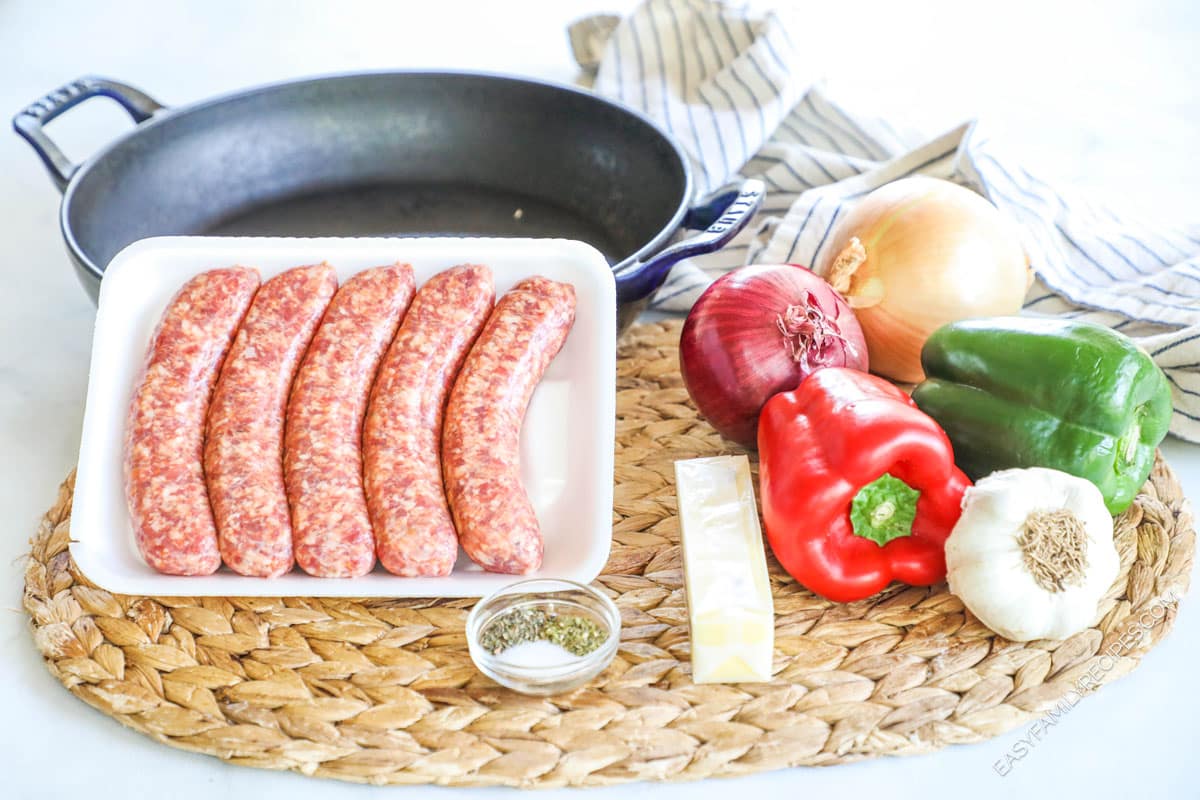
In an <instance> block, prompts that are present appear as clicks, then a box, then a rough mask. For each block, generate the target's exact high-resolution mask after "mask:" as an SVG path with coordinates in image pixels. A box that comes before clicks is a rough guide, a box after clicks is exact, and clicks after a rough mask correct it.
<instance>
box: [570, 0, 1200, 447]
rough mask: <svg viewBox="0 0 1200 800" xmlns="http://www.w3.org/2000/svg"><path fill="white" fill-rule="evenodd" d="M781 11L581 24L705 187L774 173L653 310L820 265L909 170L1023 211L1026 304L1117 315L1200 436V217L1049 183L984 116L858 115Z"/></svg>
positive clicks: (687, 12) (665, 0)
mask: <svg viewBox="0 0 1200 800" xmlns="http://www.w3.org/2000/svg"><path fill="white" fill-rule="evenodd" d="M789 29H791V30H795V28H794V27H793V26H792V25H791V23H790V20H789V19H787V18H786V17H785V16H784V15H783V14H782V13H781V12H775V11H751V10H748V9H747V8H746V7H745V6H734V5H731V4H725V3H720V2H712V1H711V0H649V2H646V3H643V4H642V5H641V6H639V7H638V8H637V10H636V11H634V13H633V14H631V15H630V16H629V17H626V18H625V19H618V18H616V17H611V16H604V17H594V18H589V19H586V20H582V21H580V22H579V23H576V24H575V25H574V26H572V29H571V41H572V44H573V47H574V49H575V54H576V58H577V60H578V61H579V63H580V65H581V66H582V67H583V68H584V69H585V70H588V71H591V72H594V80H595V90H596V91H597V92H599V93H601V94H604V95H606V96H608V97H611V98H615V99H616V100H619V101H621V102H623V103H625V104H627V105H629V106H632V107H633V108H635V109H637V110H639V111H641V112H643V113H644V114H646V115H647V116H649V117H651V118H653V119H654V120H655V121H656V122H658V123H659V124H660V125H662V126H663V127H664V128H666V129H667V130H668V131H670V132H671V133H672V134H673V135H674V136H675V138H676V139H677V140H678V141H679V143H680V144H681V145H682V146H683V148H684V149H685V150H686V151H687V152H688V155H689V156H690V157H691V159H692V162H693V166H694V167H695V175H696V183H697V187H696V188H697V193H698V194H700V193H705V192H708V191H709V190H711V189H714V188H716V187H719V186H721V185H722V184H724V183H726V182H728V181H730V180H732V179H735V178H737V177H738V176H742V177H757V178H761V179H762V180H763V181H765V182H766V185H767V188H768V196H767V198H766V202H765V204H764V210H763V212H762V213H761V215H760V216H759V217H758V218H757V220H756V222H755V223H752V225H751V226H750V229H748V230H746V231H743V233H742V234H741V235H740V236H739V237H738V238H737V239H736V240H734V242H733V243H732V245H731V246H729V247H726V248H725V249H724V250H722V251H721V252H718V253H714V254H711V255H708V256H704V257H701V258H696V259H692V260H691V261H688V262H685V263H683V264H680V265H679V266H678V267H676V268H675V269H674V270H673V271H672V273H671V277H670V279H669V280H668V281H667V283H666V284H665V285H664V286H663V287H662V289H660V290H659V292H658V294H657V295H656V296H655V298H654V303H653V307H654V308H657V309H661V310H665V311H680V312H682V311H686V310H687V309H688V308H689V307H690V306H691V304H692V303H693V302H695V300H696V298H697V297H699V295H700V293H701V292H702V291H703V290H704V289H705V287H707V286H708V285H709V284H710V283H711V282H712V281H713V280H714V279H715V278H716V277H717V276H718V275H720V274H721V273H723V272H726V271H728V270H730V269H733V268H734V267H738V266H741V265H743V264H749V263H780V262H790V263H796V264H812V263H814V262H815V261H816V259H817V256H818V254H819V253H820V252H821V250H822V248H823V247H825V246H826V243H827V240H828V239H829V233H830V230H831V228H832V227H833V225H834V223H835V222H836V221H837V219H838V217H839V216H840V215H842V214H844V213H846V210H847V209H848V208H849V207H850V206H851V205H852V204H853V203H854V202H855V200H856V199H857V198H859V197H861V196H862V195H864V194H866V193H867V192H869V191H870V190H872V189H874V188H876V187H878V186H880V185H882V184H884V183H887V182H888V181H893V180H896V179H898V178H902V177H904V176H906V175H917V174H920V175H931V176H934V177H937V178H945V179H948V180H952V181H955V182H957V183H959V184H962V185H964V186H967V187H969V188H971V189H973V190H975V191H977V192H979V193H980V194H982V195H983V196H984V197H986V198H988V199H989V200H991V201H992V202H993V203H994V204H995V205H996V206H997V207H998V208H999V209H1000V210H1001V211H1002V212H1004V213H1005V214H1008V215H1009V216H1010V217H1012V218H1013V219H1015V220H1017V221H1018V222H1019V223H1020V227H1021V230H1022V235H1023V236H1024V238H1025V248H1026V251H1027V252H1028V254H1029V258H1030V262H1031V264H1032V266H1033V269H1034V271H1035V272H1036V273H1037V280H1036V281H1034V284H1033V286H1032V288H1031V289H1030V291H1029V294H1028V296H1027V297H1026V300H1025V313H1028V314H1053V315H1057V316H1065V317H1073V318H1077V319H1083V320H1089V321H1092V322H1098V323H1101V324H1104V325H1108V326H1110V327H1112V328H1114V329H1116V330H1120V331H1122V332H1123V333H1125V334H1127V335H1129V336H1131V337H1133V338H1134V339H1135V340H1137V342H1138V343H1139V344H1141V346H1142V347H1144V348H1145V349H1146V350H1147V351H1148V352H1149V353H1150V354H1151V355H1152V356H1153V357H1154V359H1155V361H1157V362H1158V364H1159V366H1161V367H1162V368H1163V371H1164V372H1165V373H1166V375H1167V379H1168V380H1169V381H1170V383H1171V391H1172V393H1173V396H1174V405H1175V415H1174V418H1173V419H1172V422H1171V432H1172V433H1174V434H1176V435H1177V436H1180V437H1182V438H1184V439H1188V440H1190V441H1193V442H1200V226H1191V227H1186V228H1165V227H1162V226H1149V225H1145V224H1142V223H1139V222H1136V221H1134V220H1132V219H1129V218H1126V217H1124V216H1118V215H1117V214H1115V213H1113V212H1112V211H1110V210H1108V209H1106V208H1104V207H1102V206H1098V205H1095V204H1093V203H1090V202H1088V201H1086V200H1084V199H1083V198H1082V197H1080V196H1077V195H1075V194H1073V193H1071V192H1069V191H1067V190H1065V189H1058V188H1054V187H1051V186H1049V185H1047V184H1046V183H1045V182H1043V181H1041V180H1038V179H1037V178H1036V177H1034V176H1033V175H1030V174H1029V173H1028V172H1026V171H1025V170H1023V169H1022V168H1021V167H1020V166H1018V165H1016V164H1014V163H1013V162H1012V160H1011V159H1009V158H1006V157H1005V155H1004V153H1003V151H1002V150H1001V149H1000V147H999V146H998V145H997V144H996V143H993V142H992V141H990V140H989V138H988V137H987V135H986V132H985V129H984V128H983V126H981V125H980V124H979V123H974V122H972V123H967V124H964V125H962V126H960V127H958V128H956V129H955V130H952V131H950V132H949V133H947V134H945V135H943V136H939V137H938V138H936V139H933V140H932V141H925V142H922V141H921V140H920V139H919V138H915V137H913V136H912V135H911V134H904V133H900V132H898V131H896V130H894V129H893V128H892V127H891V126H889V125H888V124H887V123H886V122H884V121H883V120H879V119H871V118H866V117H862V116H856V115H852V114H850V113H848V112H847V111H846V110H844V109H843V108H841V107H840V106H839V105H838V104H837V103H836V102H834V101H833V100H832V99H830V98H828V97H826V96H825V94H824V93H823V92H822V91H821V89H820V88H819V87H816V86H813V85H812V84H811V80H810V76H811V75H812V74H813V70H812V68H811V67H810V66H809V65H807V64H805V63H804V59H803V56H802V53H801V51H800V49H799V48H798V47H797V46H796V45H795V37H794V35H792V34H791V33H790V32H789Z"/></svg>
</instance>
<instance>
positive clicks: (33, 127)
mask: <svg viewBox="0 0 1200 800" xmlns="http://www.w3.org/2000/svg"><path fill="white" fill-rule="evenodd" d="M93 97H109V98H112V99H113V100H116V101H117V102H118V103H120V104H121V107H122V108H124V109H125V110H126V111H127V112H128V113H129V116H131V117H133V120H134V122H138V123H141V122H145V121H146V120H148V119H150V117H152V116H154V114H155V113H157V112H158V111H161V110H162V109H163V105H162V104H161V103H159V102H158V101H157V100H155V99H154V98H152V97H150V96H149V95H148V94H146V93H145V92H142V91H140V90H138V89H135V88H133V87H132V86H127V85H126V84H124V83H119V82H118V81H114V80H109V79H108V78H100V77H96V76H87V77H83V78H79V79H78V80H75V81H71V82H70V83H68V84H65V85H63V86H60V87H59V88H57V89H55V90H54V91H53V92H50V93H49V94H47V95H46V96H45V97H43V98H41V99H40V100H35V101H34V102H32V103H30V104H29V106H28V107H27V108H25V109H24V110H23V111H21V112H19V113H18V114H17V115H16V116H15V117H13V121H12V124H13V130H15V131H16V132H17V133H18V134H19V135H20V136H21V137H22V138H23V139H25V141H27V142H29V145H30V146H31V147H32V148H33V149H34V152H36V153H37V154H38V157H39V158H41V159H42V163H43V164H45V165H46V171H47V172H49V173H50V179H51V180H52V181H54V185H55V186H57V187H58V190H59V191H60V192H61V191H63V190H65V189H66V188H67V183H68V182H69V181H70V180H71V177H72V176H73V175H74V174H75V171H76V170H78V169H79V165H78V164H76V163H74V162H73V161H71V159H69V158H67V154H66V153H64V152H63V151H62V150H61V149H60V148H59V146H58V145H56V144H55V143H54V141H53V140H52V139H51V138H50V137H49V136H47V135H46V131H45V130H44V126H45V125H46V123H48V122H50V120H52V119H54V118H55V117H58V116H59V115H61V114H63V113H64V112H66V111H69V110H70V109H72V108H74V107H75V106H77V105H79V104H80V103H82V102H83V101H84V100H88V99H91V98H93Z"/></svg>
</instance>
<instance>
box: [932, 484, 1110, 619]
mask: <svg viewBox="0 0 1200 800" xmlns="http://www.w3.org/2000/svg"><path fill="white" fill-rule="evenodd" d="M1119 566H1120V564H1119V558H1118V556H1117V549H1116V547H1115V546H1114V545H1113V519H1112V517H1111V516H1109V513H1108V510H1107V509H1106V508H1105V507H1104V498H1103V497H1102V496H1101V495H1100V490H1099V489H1097V488H1096V487H1095V486H1094V485H1093V484H1092V483H1091V482H1089V481H1086V480H1084V479H1082V478H1077V477H1075V476H1073V475H1068V474H1067V473H1065V472H1059V471H1058V470H1054V469H1044V468H1041V467H1032V468H1029V469H1006V470H1003V471H1001V472H993V473H992V474H991V475H988V476H987V477H986V478H983V479H982V480H980V481H979V482H978V483H976V484H975V486H973V487H972V488H970V489H968V490H967V492H966V494H965V495H963V513H962V516H961V517H960V518H959V520H958V524H956V525H955V526H954V530H953V531H952V532H951V534H950V538H949V539H947V540H946V570H947V576H946V577H947V580H948V581H949V583H950V591H951V592H953V593H954V594H956V595H958V597H959V598H960V599H961V600H962V601H963V603H964V604H965V605H966V607H967V608H969V609H970V610H971V613H973V614H974V615H975V616H977V617H979V619H980V621H981V622H983V624H984V625H987V626H988V627H989V628H991V629H992V630H994V631H996V633H999V634H1000V635H1001V636H1004V637H1006V638H1008V639H1012V640H1014V641H1018V642H1027V641H1029V640H1031V639H1065V638H1066V637H1068V636H1070V635H1072V634H1074V633H1077V632H1079V631H1081V630H1083V629H1084V628H1086V627H1088V626H1089V625H1091V624H1092V623H1094V622H1095V621H1096V617H1097V606H1098V604H1099V602H1100V599H1101V598H1102V597H1103V596H1104V594H1105V592H1107V591H1108V588H1109V587H1110V586H1111V585H1112V582H1113V580H1115V579H1116V577H1117V570H1118V568H1119Z"/></svg>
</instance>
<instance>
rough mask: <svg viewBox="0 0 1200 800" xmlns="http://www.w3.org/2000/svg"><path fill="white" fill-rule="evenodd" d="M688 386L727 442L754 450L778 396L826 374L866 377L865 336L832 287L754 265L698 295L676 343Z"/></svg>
mask: <svg viewBox="0 0 1200 800" xmlns="http://www.w3.org/2000/svg"><path fill="white" fill-rule="evenodd" d="M679 365H680V368H681V369H682V371H683V383H684V385H685V386H686V387H687V391H688V394H689V395H691V397H692V401H693V402H694V403H695V404H696V408H698V409H699V410H700V413H701V414H703V415H704V417H705V418H706V419H707V420H708V421H709V423H710V424H711V425H712V426H713V427H714V428H716V429H717V432H718V433H720V434H721V435H722V436H724V437H725V438H726V439H731V440H733V441H735V442H737V443H738V444H740V445H743V446H745V447H750V448H753V447H754V446H755V440H756V437H757V432H758V415H759V412H760V411H762V407H763V405H764V404H765V403H766V402H767V400H769V399H770V398H771V397H772V396H773V395H775V394H778V393H779V392H786V391H788V390H790V389H795V388H796V387H797V386H799V385H800V382H801V381H802V380H804V379H805V378H806V377H808V376H809V375H810V374H811V373H813V372H815V371H816V370H818V369H820V368H821V367H850V368H852V369H859V370H862V371H864V372H866V370H867V345H866V342H865V341H864V340H863V333H862V329H861V328H860V327H859V326H858V321H857V320H856V319H855V318H854V314H853V312H851V310H850V307H849V306H848V305H846V302H845V301H844V300H842V298H841V297H840V296H838V294H837V292H835V291H834V290H833V287H832V286H830V285H829V284H828V283H826V282H825V281H824V280H822V279H821V278H819V277H817V276H816V275H814V274H813V273H811V272H809V271H808V270H807V269H805V268H804V267H800V266H796V265H794V264H773V265H757V264H756V265H752V266H749V267H742V268H741V269H736V270H734V271H733V272H730V273H727V274H725V275H722V276H721V277H720V278H718V279H717V280H716V282H715V283H713V285H712V286H710V287H708V289H707V290H705V292H704V294H702V295H700V299H699V300H697V301H696V304H695V305H694V306H693V307H692V310H691V313H689V314H688V318H687V321H686V322H685V323H684V325H683V337H682V338H681V339H680V342H679Z"/></svg>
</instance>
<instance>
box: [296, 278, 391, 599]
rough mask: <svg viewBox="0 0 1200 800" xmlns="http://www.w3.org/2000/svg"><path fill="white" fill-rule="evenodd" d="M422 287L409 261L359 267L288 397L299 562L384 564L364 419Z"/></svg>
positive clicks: (351, 569) (327, 573)
mask: <svg viewBox="0 0 1200 800" xmlns="http://www.w3.org/2000/svg"><path fill="white" fill-rule="evenodd" d="M412 297H413V274H412V268H411V267H410V266H408V265H407V264H394V265H392V266H390V267H376V268H375V269H369V270H365V271H363V272H360V273H358V274H357V275H355V276H354V277H352V278H350V280H348V281H346V283H345V284H344V285H343V286H342V288H341V289H339V290H338V292H337V294H335V295H334V296H333V301H332V302H330V304H329V309H328V310H327V311H326V312H325V318H324V319H323V320H322V321H321V326H320V327H319V328H317V333H316V335H315V336H314V337H313V340H312V344H310V345H309V346H308V352H307V353H306V354H305V356H304V361H303V363H302V364H301V365H300V371H299V373H297V375H296V382H295V384H294V385H293V386H292V394H291V397H290V398H289V400H288V410H287V421H286V426H285V434H284V450H283V452H284V456H283V473H284V484H285V485H286V487H287V495H288V503H289V505H290V507H291V511H292V541H293V544H294V546H295V552H296V563H297V564H299V565H300V568H301V569H303V570H304V571H305V572H307V573H309V574H311V575H317V576H319V577H326V578H349V577H356V576H359V575H365V574H366V573H368V572H370V571H371V569H372V567H374V566H375V538H374V536H373V535H372V533H371V520H370V517H369V516H368V514H367V501H366V497H365V496H364V494H363V478H362V429H363V415H364V414H365V413H366V411H367V398H368V396H369V393H370V391H371V383H372V381H374V379H375V372H376V370H377V369H378V367H379V361H380V359H381V358H382V357H383V353H384V350H386V349H387V346H388V343H390V342H391V341H392V337H393V336H394V335H395V333H396V327H397V326H398V325H399V324H400V318H401V316H403V314H404V310H405V309H406V308H408V304H409V303H410V302H411V301H412Z"/></svg>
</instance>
